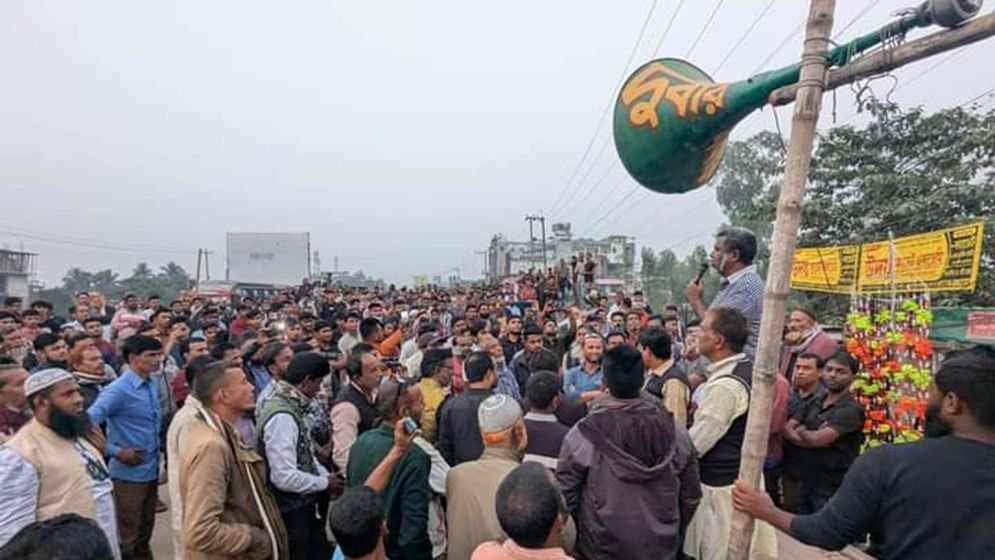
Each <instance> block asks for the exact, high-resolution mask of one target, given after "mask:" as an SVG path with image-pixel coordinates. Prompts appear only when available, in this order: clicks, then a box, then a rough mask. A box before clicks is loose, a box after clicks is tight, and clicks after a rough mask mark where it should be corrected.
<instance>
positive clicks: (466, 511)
mask: <svg viewBox="0 0 995 560" xmlns="http://www.w3.org/2000/svg"><path fill="white" fill-rule="evenodd" d="M477 419H478V421H479V423H480V436H481V438H482V439H483V440H484V452H483V454H482V455H481V456H480V458H479V459H477V460H476V461H470V462H468V463H463V464H461V465H459V466H457V467H455V468H453V470H451V471H449V478H448V480H447V481H446V497H447V499H448V500H449V507H448V509H447V511H446V520H447V524H448V526H449V558H453V559H463V558H469V557H470V555H471V554H472V553H473V550H474V549H475V548H477V546H478V545H480V544H481V543H483V542H487V541H493V540H500V539H502V538H503V536H504V532H503V531H502V530H501V524H500V522H498V518H497V511H496V510H495V507H494V496H495V494H496V493H497V487H498V485H499V484H501V481H502V480H504V477H505V476H506V475H507V474H508V473H510V472H511V471H513V470H514V469H515V467H517V466H518V463H519V462H520V461H521V458H522V454H523V453H524V452H525V446H526V444H527V443H528V438H527V436H526V435H525V422H524V421H523V420H522V407H521V406H520V405H519V404H518V402H517V401H515V399H513V398H510V397H508V396H507V395H492V396H490V397H488V398H487V399H486V400H484V402H482V403H480V408H478V409H477Z"/></svg>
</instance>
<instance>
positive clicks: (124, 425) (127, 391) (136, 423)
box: [87, 335, 163, 560]
mask: <svg viewBox="0 0 995 560" xmlns="http://www.w3.org/2000/svg"><path fill="white" fill-rule="evenodd" d="M121 357H122V359H123V360H124V362H125V364H126V365H125V367H124V370H123V372H122V374H121V376H120V377H118V378H117V379H116V380H115V381H114V382H113V383H111V384H110V385H108V386H107V388H106V389H104V390H103V391H101V393H100V396H98V397H97V400H96V401H95V402H94V403H93V405H92V406H90V409H89V410H88V411H87V413H88V414H89V415H90V420H91V421H92V422H93V423H94V424H103V423H104V422H106V423H107V445H106V448H105V451H106V452H107V454H108V455H110V457H111V462H110V472H111V478H112V479H113V480H114V502H115V507H116V508H117V516H118V532H119V533H120V535H119V536H120V539H121V556H122V558H123V559H124V560H128V559H131V558H135V559H145V558H152V551H151V549H150V547H149V541H150V540H151V538H152V529H153V528H154V526H155V506H156V501H157V499H158V488H159V442H160V437H159V435H160V431H161V430H162V409H161V407H160V404H159V393H158V390H157V389H158V388H157V386H156V382H155V380H152V379H150V376H151V375H152V374H153V373H154V372H156V371H158V370H159V369H160V368H161V367H162V359H163V351H162V343H160V342H159V341H158V340H156V339H154V338H151V337H148V336H142V335H135V336H132V337H131V338H129V339H128V340H126V341H125V343H124V347H123V348H122V349H121Z"/></svg>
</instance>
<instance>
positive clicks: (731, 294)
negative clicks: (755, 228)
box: [684, 226, 764, 360]
mask: <svg viewBox="0 0 995 560" xmlns="http://www.w3.org/2000/svg"><path fill="white" fill-rule="evenodd" d="M756 256H757V236H756V235H754V233H753V232H752V231H750V230H748V229H746V228H741V227H731V226H729V227H723V228H722V229H720V230H719V231H718V233H717V234H716V235H715V246H714V247H713V248H712V254H711V260H712V263H711V264H712V267H713V268H714V269H715V271H716V272H718V273H719V275H720V276H722V281H721V282H719V291H718V292H716V294H715V298H713V299H712V303H711V304H710V305H705V300H704V299H703V298H702V285H701V280H700V279H698V278H696V279H694V280H692V281H691V282H690V283H688V285H687V286H686V287H685V288H684V296H685V297H686V298H687V300H688V303H690V304H691V307H692V308H693V309H694V313H695V315H697V316H698V318H699V319H701V320H704V319H705V311H706V310H707V309H709V308H710V307H731V308H733V309H735V310H736V311H739V312H740V313H742V314H743V315H744V316H745V317H746V320H747V321H749V322H750V338H749V339H748V340H747V341H746V347H745V348H744V349H743V352H744V353H745V354H746V355H747V357H749V358H750V359H751V360H752V359H753V357H754V356H755V355H756V352H757V339H758V337H759V336H760V315H761V312H762V311H763V299H764V281H763V278H761V277H760V275H759V274H758V273H757V265H756V264H754V263H753V259H754V258H755V257H756Z"/></svg>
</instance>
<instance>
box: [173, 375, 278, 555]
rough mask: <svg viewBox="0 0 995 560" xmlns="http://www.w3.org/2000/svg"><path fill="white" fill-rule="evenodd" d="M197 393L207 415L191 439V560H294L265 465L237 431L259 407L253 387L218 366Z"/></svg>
mask: <svg viewBox="0 0 995 560" xmlns="http://www.w3.org/2000/svg"><path fill="white" fill-rule="evenodd" d="M193 391H194V395H195V396H196V398H197V400H199V401H200V402H201V404H202V406H203V410H202V411H201V412H199V413H198V417H199V419H200V420H201V423H200V424H198V425H196V426H193V427H191V428H190V429H189V432H188V435H187V436H186V441H187V445H188V446H189V447H188V449H187V450H185V452H184V458H183V468H182V471H181V473H182V474H181V479H180V492H181V494H182V496H183V535H184V537H183V542H184V548H185V550H184V553H183V557H184V558H185V559H186V560H197V559H215V558H217V559H222V558H250V559H263V558H272V559H275V560H282V559H285V558H289V555H288V552H287V532H286V528H285V527H284V525H283V521H282V520H281V518H280V513H279V511H278V509H277V506H276V503H275V502H274V501H273V498H272V497H271V496H270V495H269V494H268V493H267V492H266V488H265V480H266V477H265V473H264V467H263V461H262V458H261V457H259V455H257V454H256V453H255V452H254V451H252V450H251V449H250V448H248V447H245V446H244V445H242V443H241V441H240V440H239V438H238V435H237V434H236V433H235V431H234V428H232V422H233V421H235V420H236V419H237V418H239V416H240V415H242V414H243V413H245V412H247V411H250V410H252V409H253V407H254V405H255V401H254V395H253V387H252V384H251V383H250V382H249V380H248V378H246V376H245V373H244V372H242V370H241V369H238V368H233V367H230V366H228V365H226V364H224V363H222V362H218V363H215V364H212V365H211V366H208V367H207V368H206V369H205V370H204V371H202V372H201V373H200V374H199V375H198V376H197V378H196V380H195V381H194V387H193Z"/></svg>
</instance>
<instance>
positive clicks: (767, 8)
mask: <svg viewBox="0 0 995 560" xmlns="http://www.w3.org/2000/svg"><path fill="white" fill-rule="evenodd" d="M776 1H777V0H770V2H767V5H766V6H764V9H763V10H761V11H760V14H759V15H758V16H757V17H756V19H754V20H753V23H751V24H750V26H749V27H747V28H746V31H745V32H744V33H743V35H742V36H740V38H739V40H738V41H736V43H735V44H734V45H733V46H732V48H731V49H729V52H727V53H726V55H725V56H724V57H722V61H721V62H719V64H718V66H716V67H715V71H714V74H718V73H719V71H720V70H722V68H723V67H724V66H725V65H726V62H729V59H730V58H732V55H733V53H735V52H736V50H737V49H739V47H740V45H742V44H743V42H744V41H746V38H747V37H749V36H750V34H751V33H753V30H754V29H755V28H756V27H757V25H758V24H759V23H760V20H762V19H763V18H764V16H765V15H767V12H769V11H770V9H771V8H772V7H773V6H774V2H776Z"/></svg>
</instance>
